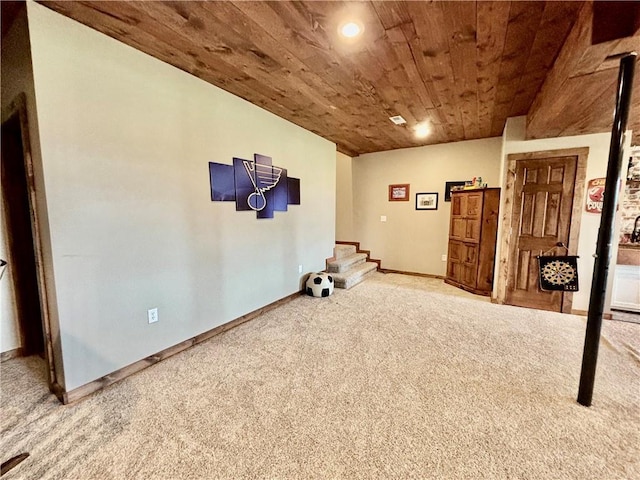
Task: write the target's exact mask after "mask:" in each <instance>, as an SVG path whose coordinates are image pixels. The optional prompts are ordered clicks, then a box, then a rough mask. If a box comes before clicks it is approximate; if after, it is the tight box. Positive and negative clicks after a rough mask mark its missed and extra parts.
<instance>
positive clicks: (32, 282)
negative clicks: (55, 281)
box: [1, 113, 44, 356]
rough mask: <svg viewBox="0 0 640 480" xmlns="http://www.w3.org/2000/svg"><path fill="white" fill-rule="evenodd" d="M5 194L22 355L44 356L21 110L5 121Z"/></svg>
mask: <svg viewBox="0 0 640 480" xmlns="http://www.w3.org/2000/svg"><path fill="white" fill-rule="evenodd" d="M1 134H2V196H3V203H4V206H5V218H6V222H7V237H8V238H7V240H8V242H7V243H8V250H9V265H8V268H9V269H11V273H12V278H13V285H14V298H15V305H16V313H17V315H18V325H19V329H20V338H21V344H22V346H21V348H22V352H21V353H22V355H24V356H29V355H34V354H39V355H42V356H43V355H44V331H43V328H42V309H41V308H40V291H39V287H38V273H37V269H36V254H35V248H34V240H33V230H32V228H31V207H30V205H29V190H28V186H27V172H26V168H25V160H24V142H23V138H22V132H21V128H20V117H19V114H18V113H15V114H14V115H12V116H11V117H10V118H9V119H8V120H6V121H5V122H3V123H2V132H1Z"/></svg>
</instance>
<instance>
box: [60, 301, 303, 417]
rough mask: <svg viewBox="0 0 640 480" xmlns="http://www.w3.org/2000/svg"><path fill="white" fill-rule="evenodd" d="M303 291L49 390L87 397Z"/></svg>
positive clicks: (68, 399) (70, 398)
mask: <svg viewBox="0 0 640 480" xmlns="http://www.w3.org/2000/svg"><path fill="white" fill-rule="evenodd" d="M303 293H304V292H303V291H299V292H296V293H292V294H291V295H287V296H286V297H283V298H281V299H280V300H276V301H275V302H273V303H270V304H268V305H265V306H264V307H261V308H259V309H257V310H254V311H253V312H249V313H247V314H246V315H243V316H241V317H238V318H236V319H235V320H231V321H230V322H227V323H225V324H223V325H219V326H217V327H215V328H213V329H211V330H208V331H206V332H204V333H201V334H199V335H196V336H195V337H191V338H190V339H188V340H185V341H184V342H180V343H178V344H177V345H173V346H172V347H169V348H165V349H164V350H162V351H160V352H158V353H156V354H154V355H150V356H148V357H146V358H143V359H142V360H138V361H137V362H135V363H132V364H130V365H127V366H126V367H122V368H120V369H119V370H116V371H115V372H112V373H110V374H109V375H105V376H104V377H101V378H98V379H97V380H94V381H92V382H89V383H87V384H85V385H82V386H81V387H78V388H74V389H73V390H71V391H69V392H66V391H65V390H64V389H63V388H62V387H61V386H60V385H58V384H55V385H53V386H52V387H51V391H52V392H53V393H54V394H55V395H56V397H58V399H59V400H60V401H61V402H62V403H63V404H65V405H67V404H69V403H72V402H77V401H78V400H81V399H83V398H85V397H87V396H88V395H90V394H92V393H94V392H97V391H98V390H102V389H103V388H105V387H108V386H109V385H113V384H114V383H116V382H118V381H120V380H122V379H123V378H126V377H128V376H130V375H133V374H134V373H137V372H139V371H141V370H144V369H145V368H147V367H150V366H151V365H154V364H156V363H158V362H161V361H162V360H164V359H166V358H169V357H171V356H173V355H175V354H176V353H180V352H182V351H184V350H186V349H188V348H191V347H193V346H194V345H197V344H198V343H201V342H204V341H205V340H209V339H210V338H212V337H215V336H216V335H220V334H221V333H223V332H226V331H228V330H231V329H232V328H235V327H237V326H238V325H241V324H243V323H245V322H248V321H249V320H252V319H254V318H256V317H258V316H260V315H262V314H263V313H266V312H268V311H269V310H273V309H274V308H276V307H279V306H282V305H284V304H286V303H289V302H290V301H291V300H293V299H295V298H297V297H299V296H300V295H302V294H303Z"/></svg>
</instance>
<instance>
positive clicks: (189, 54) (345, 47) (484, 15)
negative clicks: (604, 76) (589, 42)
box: [41, 1, 615, 156]
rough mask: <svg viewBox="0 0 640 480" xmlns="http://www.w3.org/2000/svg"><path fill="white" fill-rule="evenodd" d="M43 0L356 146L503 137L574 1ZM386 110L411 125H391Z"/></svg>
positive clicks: (565, 30) (563, 34) (530, 94)
mask: <svg viewBox="0 0 640 480" xmlns="http://www.w3.org/2000/svg"><path fill="white" fill-rule="evenodd" d="M41 3H42V4H44V5H46V6H47V7H50V8H52V9H53V10H56V11H58V12H60V13H62V14H64V15H66V16H69V17H71V18H74V19H76V20H78V21H79V22H81V23H84V24H86V25H89V26H91V27H93V28H95V29H96V30H99V31H101V32H103V33H105V34H107V35H109V36H111V37H114V38H116V39H118V40H120V41H122V42H124V43H126V44H128V45H130V46H133V47H134V48H137V49H139V50H141V51H143V52H146V53H148V54H150V55H152V56H154V57H156V58H158V59H160V60H163V61H165V62H167V63H170V64H171V65H174V66H176V67H177V68H180V69H182V70H184V71H186V72H189V73H191V74H193V75H196V76H197V77H200V78H201V79H203V80H205V81H207V82H210V83H212V84H214V85H217V86H218V87H220V88H222V89H224V90H227V91H229V92H231V93H233V94H235V95H238V96H240V97H242V98H244V99H246V100H248V101H249V102H252V103H254V104H256V105H259V106H261V107H263V108H265V109H266V110H269V111H271V112H273V113H275V114H276V115H279V116H281V117H283V118H286V119H287V120H290V121H291V122H293V123H295V124H297V125H300V126H302V127H304V128H306V129H308V130H311V131H313V132H315V133H317V134H319V135H321V136H322V137H324V138H326V139H328V140H331V141H333V142H335V143H336V144H337V146H338V150H339V151H341V152H343V153H346V154H348V155H352V156H353V155H357V154H361V153H367V152H376V151H382V150H390V149H396V148H403V147H413V146H419V145H426V144H434V143H444V142H454V141H459V140H469V139H476V138H485V137H492V136H499V135H501V134H502V130H503V128H504V124H505V120H506V118H507V117H511V116H516V115H524V114H526V113H527V112H528V111H529V108H530V107H531V105H532V102H533V101H534V99H535V97H536V95H537V93H538V91H539V90H540V88H541V86H542V84H543V82H544V80H545V78H546V77H547V74H548V72H549V70H550V68H551V67H552V65H553V63H554V60H555V59H556V57H557V55H558V53H559V51H560V49H561V47H562V45H563V43H564V41H565V39H566V38H567V36H568V34H569V32H570V31H571V29H572V26H573V25H574V23H575V22H576V19H577V17H578V14H579V12H580V9H581V7H582V2H557V1H548V2H542V1H531V2H528V1H513V2H507V1H493V2H492V1H482V2H469V1H464V2H463V1H456V2H453V1H449V2H404V1H384V2H382V1H371V2H321V1H301V2H283V1H277V2H266V1H259V2H246V1H227V2H194V1H190V2H137V1H136V2H111V1H109V2H105V1H94V2H90V1H87V2H67V1H43V2H41ZM354 18H356V19H359V21H360V22H361V23H362V24H363V25H364V27H365V29H364V33H363V34H362V35H361V36H360V37H358V38H357V39H355V40H351V41H347V40H346V39H344V38H342V37H341V36H340V35H339V34H338V28H339V26H340V25H341V24H342V23H343V22H344V21H346V20H348V19H354ZM614 76H615V73H614ZM612 108H613V106H611V109H612ZM394 115H402V116H403V117H404V118H405V119H406V120H407V125H405V126H396V125H394V124H393V123H392V122H391V121H390V120H389V117H391V116H394ZM609 115H610V114H609ZM609 121H610V120H609ZM422 122H427V123H428V124H429V126H430V129H431V134H430V135H429V136H428V137H427V138H424V139H417V138H416V137H415V135H414V128H415V127H416V126H417V125H418V124H420V123H422ZM609 125H610V124H609ZM583 130H584V128H583ZM587 130H588V128H587ZM536 134H537V136H538V137H540V136H544V132H542V133H540V132H536Z"/></svg>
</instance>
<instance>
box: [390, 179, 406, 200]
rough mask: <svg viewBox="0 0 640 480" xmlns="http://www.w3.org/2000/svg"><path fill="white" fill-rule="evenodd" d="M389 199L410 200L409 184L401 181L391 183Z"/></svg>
mask: <svg viewBox="0 0 640 480" xmlns="http://www.w3.org/2000/svg"><path fill="white" fill-rule="evenodd" d="M389 201H390V202H408V201H409V184H408V183H400V184H396V185H389Z"/></svg>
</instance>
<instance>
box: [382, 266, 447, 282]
mask: <svg viewBox="0 0 640 480" xmlns="http://www.w3.org/2000/svg"><path fill="white" fill-rule="evenodd" d="M380 272H382V273H399V274H400V275H411V276H413V277H425V278H437V279H438V280H444V277H443V276H442V275H434V274H432V273H418V272H405V271H404V270H392V269H390V268H381V269H380Z"/></svg>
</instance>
